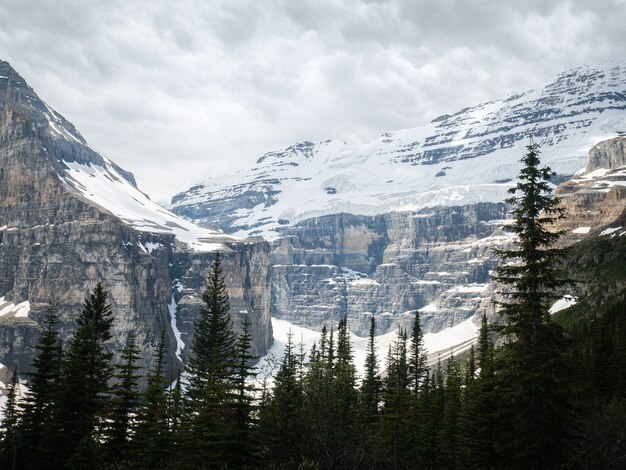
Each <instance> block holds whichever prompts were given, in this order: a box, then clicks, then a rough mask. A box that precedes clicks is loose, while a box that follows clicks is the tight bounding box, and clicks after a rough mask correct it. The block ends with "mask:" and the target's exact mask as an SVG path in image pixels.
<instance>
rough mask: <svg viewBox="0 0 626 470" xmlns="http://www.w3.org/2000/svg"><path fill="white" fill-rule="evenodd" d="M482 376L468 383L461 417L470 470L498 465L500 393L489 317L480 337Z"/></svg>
mask: <svg viewBox="0 0 626 470" xmlns="http://www.w3.org/2000/svg"><path fill="white" fill-rule="evenodd" d="M477 361H478V367H479V371H478V376H477V377H476V378H475V379H474V380H473V381H471V382H469V383H468V385H467V387H466V389H465V393H464V401H463V408H462V411H461V416H460V418H459V426H460V433H461V437H460V442H461V450H460V452H461V457H462V462H463V464H464V465H465V466H466V467H470V468H493V467H494V466H495V463H496V460H495V450H494V437H495V434H496V432H497V426H498V424H497V422H496V421H495V410H496V395H495V393H496V390H495V383H494V380H495V375H494V374H495V371H494V348H493V342H492V340H491V337H490V333H489V324H488V323H487V317H486V315H485V314H483V317H482V322H481V327H480V333H479V336H478V353H477Z"/></svg>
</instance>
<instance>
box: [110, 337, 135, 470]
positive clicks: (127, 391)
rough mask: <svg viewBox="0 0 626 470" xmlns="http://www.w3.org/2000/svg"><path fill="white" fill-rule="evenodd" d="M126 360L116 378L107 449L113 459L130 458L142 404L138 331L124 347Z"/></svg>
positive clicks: (123, 358) (118, 368) (123, 361)
mask: <svg viewBox="0 0 626 470" xmlns="http://www.w3.org/2000/svg"><path fill="white" fill-rule="evenodd" d="M120 357H121V360H122V363H121V364H120V365H118V366H117V373H116V374H115V375H114V376H113V378H114V379H115V380H116V383H115V385H114V386H113V389H112V398H111V403H110V407H111V412H110V414H109V417H108V418H109V419H108V421H109V425H108V426H109V429H108V432H107V434H108V439H107V441H106V445H105V447H106V453H107V454H108V455H109V458H108V461H109V462H126V461H127V460H128V458H129V449H130V440H131V437H132V435H133V433H134V428H135V423H134V419H135V418H134V417H135V416H136V415H137V412H138V410H139V405H140V394H139V370H140V369H141V368H140V367H139V366H138V365H137V361H138V360H139V357H140V355H139V349H138V348H137V344H136V341H135V334H134V333H130V334H129V335H128V339H127V340H126V346H125V347H124V349H122V351H121V355H120Z"/></svg>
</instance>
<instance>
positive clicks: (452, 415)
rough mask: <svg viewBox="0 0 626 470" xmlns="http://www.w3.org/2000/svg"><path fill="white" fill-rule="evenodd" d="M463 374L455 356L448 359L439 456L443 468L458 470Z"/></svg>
mask: <svg viewBox="0 0 626 470" xmlns="http://www.w3.org/2000/svg"><path fill="white" fill-rule="evenodd" d="M461 385H462V384H461V373H460V370H459V363H458V361H457V360H456V358H455V357H454V356H451V357H450V358H449V359H448V364H447V367H446V382H445V389H444V401H443V421H442V426H441V429H440V430H439V444H438V448H439V451H438V454H439V463H440V466H441V467H443V468H456V466H457V464H458V460H459V414H460V413H461Z"/></svg>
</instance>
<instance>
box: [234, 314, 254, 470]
mask: <svg viewBox="0 0 626 470" xmlns="http://www.w3.org/2000/svg"><path fill="white" fill-rule="evenodd" d="M251 345H252V336H251V335H250V322H249V321H248V316H247V315H246V317H245V319H244V321H243V324H242V332H241V334H240V335H239V338H238V340H237V344H236V345H235V351H236V356H235V361H236V366H235V385H236V388H235V391H234V396H233V397H232V401H233V405H232V406H233V423H232V430H231V438H230V439H229V446H230V450H229V452H228V454H229V457H230V458H229V462H227V463H228V464H229V465H230V466H231V467H233V468H255V467H258V461H259V455H258V454H259V442H258V440H259V439H258V430H257V423H256V422H255V417H254V413H255V411H256V410H255V408H256V407H255V406H254V393H255V392H256V388H255V387H254V384H253V383H252V382H251V381H250V379H251V378H254V377H255V376H256V374H255V373H254V367H253V366H251V365H250V364H251V363H252V362H253V361H254V360H255V359H257V358H256V357H255V356H253V355H252V354H251V353H250V348H251Z"/></svg>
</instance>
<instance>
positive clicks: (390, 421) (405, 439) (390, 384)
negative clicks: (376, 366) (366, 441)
mask: <svg viewBox="0 0 626 470" xmlns="http://www.w3.org/2000/svg"><path fill="white" fill-rule="evenodd" d="M406 343H407V337H406V332H405V331H404V330H403V329H402V328H400V329H398V336H397V339H396V341H395V342H394V343H393V345H392V346H390V347H389V352H388V354H387V365H386V367H387V377H385V380H384V382H383V407H382V410H381V442H380V446H381V448H380V450H381V451H382V454H383V455H384V456H386V457H383V458H384V460H385V461H386V462H387V465H389V466H390V467H391V468H394V469H397V468H404V467H406V466H407V464H408V462H407V459H408V458H409V455H410V446H411V441H412V439H411V437H412V436H411V432H410V427H411V426H410V420H409V414H408V410H409V407H410V396H411V395H410V389H409V387H410V383H411V380H410V378H409V365H408V362H407V347H406V346H407V345H406Z"/></svg>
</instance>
